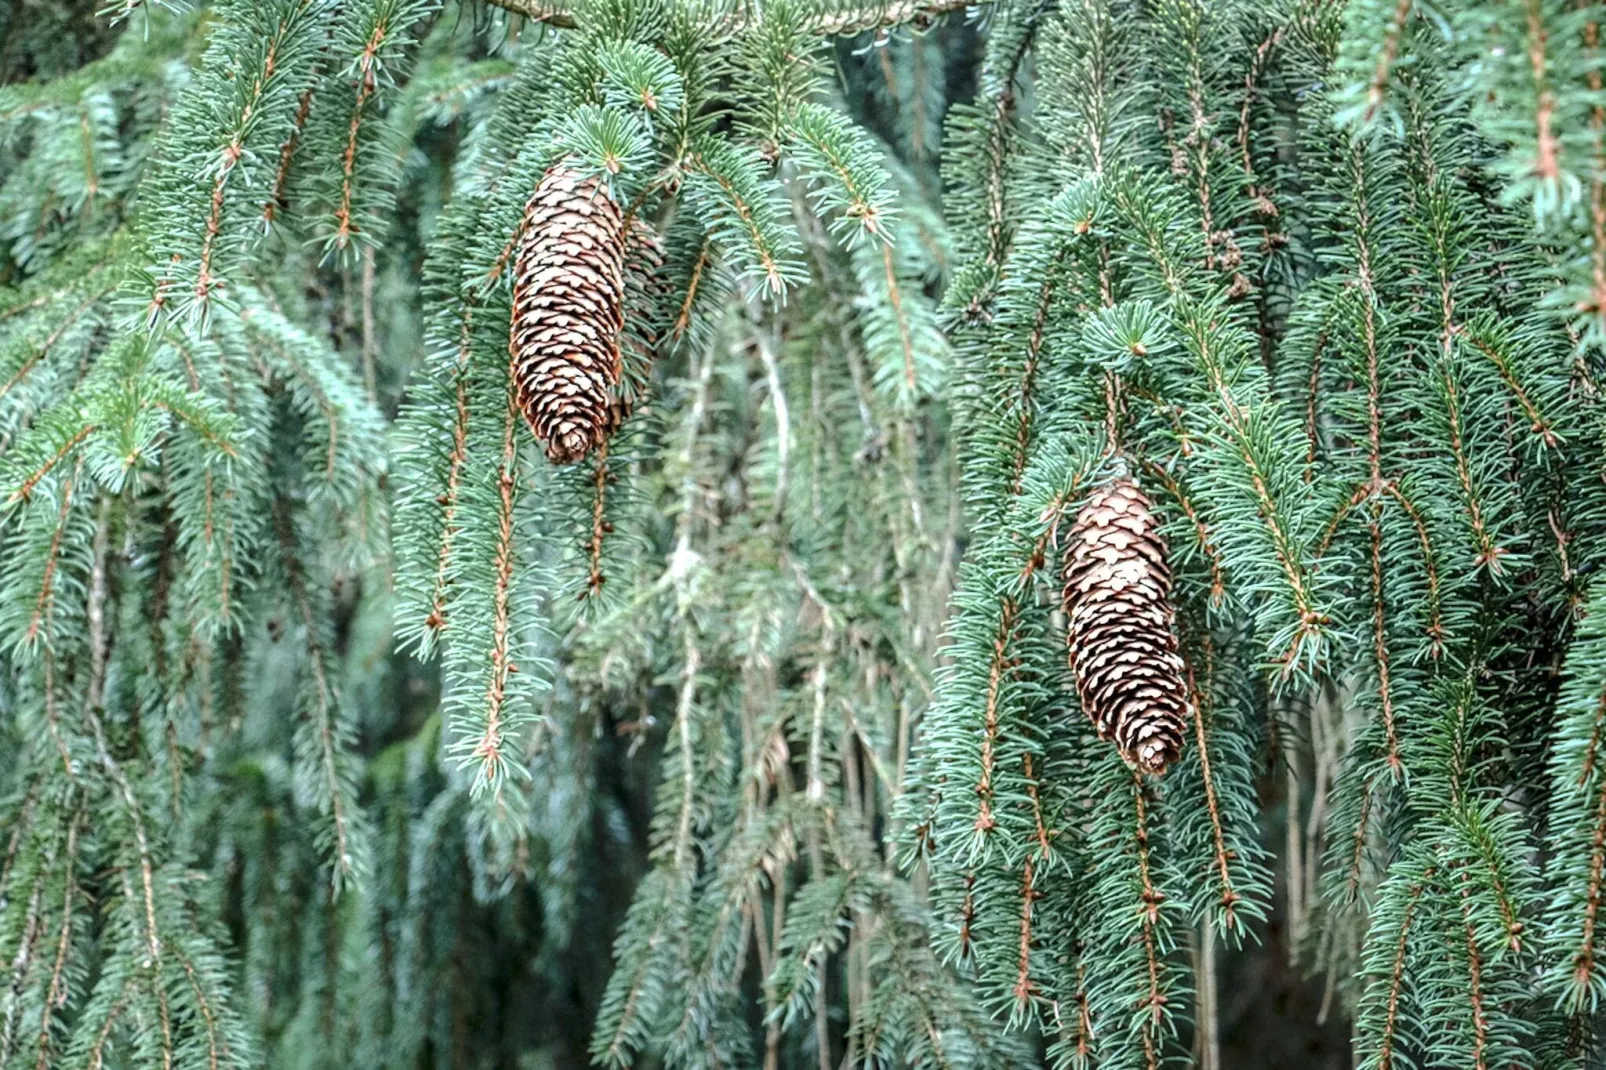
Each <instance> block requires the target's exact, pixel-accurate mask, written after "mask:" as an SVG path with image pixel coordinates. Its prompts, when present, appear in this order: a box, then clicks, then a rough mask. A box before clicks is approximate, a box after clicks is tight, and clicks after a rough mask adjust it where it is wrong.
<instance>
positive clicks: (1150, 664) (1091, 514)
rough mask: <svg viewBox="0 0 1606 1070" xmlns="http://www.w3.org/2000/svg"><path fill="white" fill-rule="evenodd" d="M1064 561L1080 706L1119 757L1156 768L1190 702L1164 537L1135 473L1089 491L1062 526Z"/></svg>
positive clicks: (1175, 743) (1177, 749) (1162, 764)
mask: <svg viewBox="0 0 1606 1070" xmlns="http://www.w3.org/2000/svg"><path fill="white" fill-rule="evenodd" d="M1064 567H1065V596H1064V597H1065V613H1066V616H1067V617H1068V618H1069V620H1070V625H1069V627H1068V629H1067V640H1068V642H1069V645H1070V654H1071V668H1072V670H1073V671H1074V672H1075V673H1076V691H1077V694H1078V696H1079V697H1080V698H1081V701H1082V709H1083V710H1085V711H1086V712H1087V715H1088V717H1089V718H1091V719H1092V721H1093V724H1094V726H1095V727H1097V728H1098V733H1099V737H1100V738H1101V739H1107V740H1111V741H1113V742H1114V743H1115V745H1116V746H1117V747H1119V748H1120V750H1121V754H1122V756H1123V757H1125V758H1126V760H1127V761H1128V762H1130V763H1131V764H1133V765H1135V766H1137V767H1138V768H1140V769H1142V770H1144V771H1145V772H1149V773H1163V772H1165V770H1166V767H1167V766H1169V765H1170V764H1171V763H1172V762H1174V761H1176V759H1177V755H1178V754H1179V753H1181V751H1182V734H1183V732H1184V731H1185V729H1186V726H1187V719H1188V718H1189V716H1191V709H1190V703H1189V700H1188V689H1187V685H1186V684H1185V683H1184V682H1183V665H1182V657H1181V655H1179V654H1178V653H1177V636H1176V630H1175V627H1174V616H1175V614H1174V613H1173V611H1172V609H1171V603H1170V600H1169V596H1170V593H1171V570H1170V569H1169V568H1167V567H1166V545H1165V540H1164V539H1163V538H1161V537H1160V533H1159V531H1158V530H1157V524H1156V521H1155V517H1154V514H1153V512H1152V511H1151V509H1150V505H1149V499H1148V498H1146V497H1144V495H1143V492H1142V491H1141V490H1139V489H1138V485H1137V483H1136V482H1134V481H1133V480H1131V479H1130V478H1127V477H1124V476H1123V477H1121V478H1119V479H1116V480H1115V481H1113V482H1112V483H1110V484H1109V485H1108V486H1106V487H1104V488H1103V489H1101V490H1099V491H1098V492H1097V493H1095V494H1094V495H1093V496H1092V497H1091V498H1090V499H1088V502H1087V504H1086V505H1084V506H1083V507H1082V511H1081V512H1079V513H1077V515H1076V523H1075V524H1074V525H1073V526H1072V528H1071V533H1070V540H1069V545H1068V546H1067V547H1066V550H1065V563H1064Z"/></svg>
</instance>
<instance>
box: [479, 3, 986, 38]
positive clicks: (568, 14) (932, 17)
mask: <svg viewBox="0 0 1606 1070" xmlns="http://www.w3.org/2000/svg"><path fill="white" fill-rule="evenodd" d="M486 3H488V4H490V5H491V6H493V7H499V8H502V9H503V10H504V11H510V12H512V13H513V14H515V15H523V16H524V17H525V18H527V19H533V20H535V21H536V22H544V23H546V24H547V25H548V26H557V27H560V28H568V27H572V26H574V24H575V23H574V14H573V12H572V11H571V10H570V9H569V7H568V6H567V5H566V4H562V3H554V2H553V0H486ZM972 3H973V0H891V2H890V3H885V4H874V3H871V4H844V5H843V6H842V7H841V8H839V9H834V10H827V11H823V12H821V13H820V15H819V16H818V17H817V18H816V19H815V20H814V29H815V31H816V32H817V33H819V34H820V35H822V36H825V37H835V36H839V35H843V34H858V33H864V32H866V31H868V30H886V29H891V28H892V27H894V26H916V27H924V26H929V25H931V24H932V23H933V22H935V21H936V20H937V19H939V18H941V17H942V16H944V15H947V14H950V13H952V12H955V11H964V10H965V9H966V8H968V7H971V6H972ZM755 15H756V13H755V12H753V11H751V10H747V9H738V10H734V11H728V12H726V13H724V14H722V15H718V16H716V17H715V18H714V20H713V26H712V27H711V29H713V30H715V32H717V33H720V34H729V33H735V32H737V31H738V30H741V29H743V28H744V27H746V26H747V24H748V22H749V21H750V20H752V19H754V18H755Z"/></svg>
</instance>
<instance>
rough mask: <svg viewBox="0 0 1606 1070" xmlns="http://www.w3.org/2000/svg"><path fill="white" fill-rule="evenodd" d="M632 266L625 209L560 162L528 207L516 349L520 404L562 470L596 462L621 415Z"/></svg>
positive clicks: (516, 286) (516, 278) (517, 273)
mask: <svg viewBox="0 0 1606 1070" xmlns="http://www.w3.org/2000/svg"><path fill="white" fill-rule="evenodd" d="M624 260H625V219H624V215H623V214H622V213H621V212H620V211H619V206H618V205H617V204H615V203H614V201H613V199H612V198H611V197H609V196H608V193H607V191H606V190H604V189H603V188H602V186H601V184H600V183H598V182H597V181H596V180H595V179H593V178H587V177H584V176H582V175H581V174H580V173H579V172H577V171H575V170H573V169H572V168H571V167H569V165H568V164H567V163H564V162H559V163H558V164H557V165H555V166H554V167H553V168H552V169H551V170H549V171H548V172H547V173H546V175H545V176H543V177H542V179H541V184H540V185H539V186H537V187H536V190H535V196H533V197H531V198H530V203H529V205H528V207H526V208H525V210H524V237H523V239H522V241H521V242H520V244H519V251H518V262H517V264H516V266H515V268H514V275H513V330H512V338H511V343H510V344H511V348H512V353H513V374H514V377H515V379H516V382H517V389H518V403H519V407H520V408H521V409H522V410H524V418H525V420H527V421H528V422H529V424H530V428H531V430H533V431H534V432H535V437H536V438H537V439H539V440H540V441H541V443H542V444H543V445H544V446H545V447H546V454H547V457H548V458H550V459H551V460H552V461H553V462H554V463H556V464H568V463H571V462H573V461H578V460H580V459H581V458H583V457H584V456H586V454H588V453H590V452H591V451H592V450H593V449H595V448H596V447H597V446H599V445H601V444H602V443H603V442H604V441H606V440H607V438H608V436H609V435H610V434H612V432H613V430H614V428H615V427H616V426H617V425H618V422H619V419H620V417H621V409H620V406H619V404H618V398H617V395H616V390H615V388H616V387H617V386H618V384H619V380H620V376H621V373H622V367H621V360H620V352H619V331H620V328H621V327H622V326H623V325H624V300H625V281H624Z"/></svg>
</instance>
